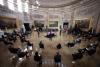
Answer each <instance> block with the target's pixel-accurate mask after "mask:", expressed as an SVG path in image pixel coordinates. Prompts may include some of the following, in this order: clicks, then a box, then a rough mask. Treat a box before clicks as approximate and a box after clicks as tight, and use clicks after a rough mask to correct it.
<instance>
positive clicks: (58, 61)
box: [54, 52, 61, 64]
mask: <svg viewBox="0 0 100 67" xmlns="http://www.w3.org/2000/svg"><path fill="white" fill-rule="evenodd" d="M54 61H55V63H56V64H58V63H61V55H60V54H59V52H57V53H56V55H55V56H54Z"/></svg>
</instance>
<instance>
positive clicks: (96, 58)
mask: <svg viewBox="0 0 100 67" xmlns="http://www.w3.org/2000/svg"><path fill="white" fill-rule="evenodd" d="M45 35H46V33H44V32H43V33H40V37H38V35H37V32H32V34H31V35H29V36H28V37H27V39H28V40H30V41H31V42H32V43H33V51H32V55H31V56H30V57H29V58H26V59H24V60H23V61H22V62H20V63H18V62H17V61H16V60H12V59H11V57H12V56H13V54H11V53H10V52H9V51H8V47H7V46H5V45H4V44H3V43H2V42H0V67H38V66H37V64H36V62H35V61H34V59H33V55H34V52H35V51H39V52H40V53H41V55H42V56H43V64H42V67H100V46H98V48H97V52H96V53H95V54H94V55H93V56H88V55H84V57H83V58H82V59H81V60H77V61H76V62H75V63H74V64H73V63H72V61H73V59H72V54H73V53H74V52H77V50H78V49H80V48H84V47H86V46H87V45H88V44H89V43H91V42H93V41H94V39H93V40H91V41H87V40H86V41H85V40H82V42H81V43H80V44H77V45H75V46H74V47H73V48H68V47H67V46H66V45H65V44H66V43H67V42H71V41H73V40H74V39H75V38H76V37H75V36H73V35H69V34H62V35H61V36H59V32H57V33H56V35H57V36H56V37H54V38H53V39H52V41H51V40H49V39H48V38H46V37H45ZM40 41H42V42H43V43H44V47H45V49H39V45H38V44H39V42H40ZM58 43H61V45H62V48H61V49H60V50H57V48H56V45H57V44H58ZM25 45H26V43H21V42H20V40H19V38H18V40H17V41H16V43H15V44H14V47H19V48H23V49H24V48H25ZM58 51H59V53H60V54H61V59H62V61H61V64H60V65H58V66H57V65H55V64H54V61H53V58H54V55H55V54H56V52H58Z"/></svg>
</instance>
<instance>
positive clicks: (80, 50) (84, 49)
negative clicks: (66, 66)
mask: <svg viewBox="0 0 100 67" xmlns="http://www.w3.org/2000/svg"><path fill="white" fill-rule="evenodd" d="M78 52H79V53H82V54H83V53H85V52H86V48H83V49H78Z"/></svg>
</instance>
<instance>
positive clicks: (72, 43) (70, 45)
mask: <svg viewBox="0 0 100 67" xmlns="http://www.w3.org/2000/svg"><path fill="white" fill-rule="evenodd" d="M67 45H68V47H73V46H74V45H75V43H74V42H69V43H68V44H67Z"/></svg>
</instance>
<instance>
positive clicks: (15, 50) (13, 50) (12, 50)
mask: <svg viewBox="0 0 100 67" xmlns="http://www.w3.org/2000/svg"><path fill="white" fill-rule="evenodd" d="M8 49H9V51H10V52H11V53H13V54H17V53H18V52H20V51H21V49H20V48H14V47H12V46H9V48H8Z"/></svg>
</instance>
